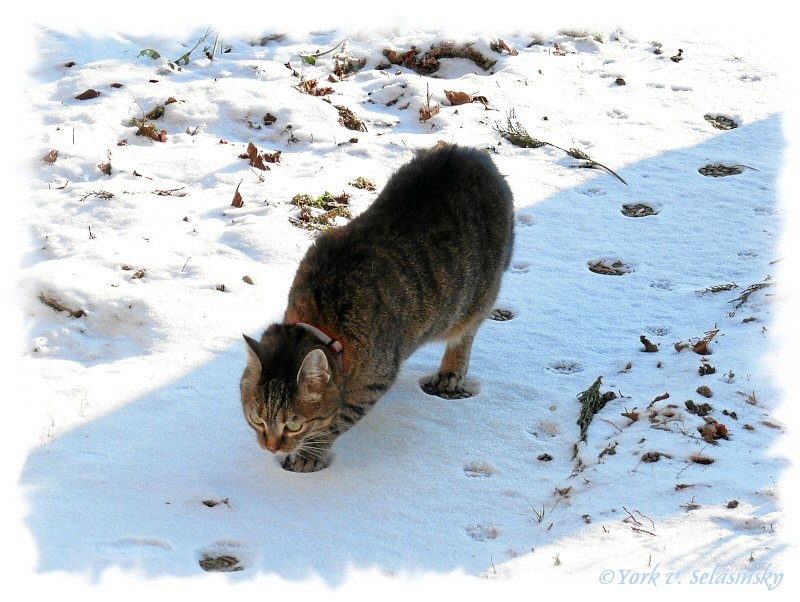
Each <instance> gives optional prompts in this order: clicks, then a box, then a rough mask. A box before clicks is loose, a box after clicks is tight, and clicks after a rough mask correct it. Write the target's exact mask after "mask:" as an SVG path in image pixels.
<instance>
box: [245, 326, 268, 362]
mask: <svg viewBox="0 0 800 602" xmlns="http://www.w3.org/2000/svg"><path fill="white" fill-rule="evenodd" d="M242 336H243V337H244V340H245V342H246V343H247V346H248V348H249V349H250V359H251V360H258V365H259V367H263V366H264V359H265V358H266V350H265V349H264V346H263V345H262V344H261V343H259V342H258V341H256V340H255V339H251V338H250V337H249V336H247V335H246V334H245V335H242Z"/></svg>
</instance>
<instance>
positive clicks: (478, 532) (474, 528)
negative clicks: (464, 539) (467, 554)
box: [464, 525, 500, 541]
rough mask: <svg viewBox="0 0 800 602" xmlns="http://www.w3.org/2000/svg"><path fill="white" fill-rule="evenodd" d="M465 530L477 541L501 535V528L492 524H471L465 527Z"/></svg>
mask: <svg viewBox="0 0 800 602" xmlns="http://www.w3.org/2000/svg"><path fill="white" fill-rule="evenodd" d="M464 531H465V532H466V534H467V535H469V536H470V538H472V539H474V540H475V541H489V540H491V539H497V538H498V536H499V535H500V529H498V528H497V527H493V526H491V525H488V526H487V525H470V526H469V527H465V528H464Z"/></svg>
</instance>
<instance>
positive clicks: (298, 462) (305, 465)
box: [281, 452, 330, 472]
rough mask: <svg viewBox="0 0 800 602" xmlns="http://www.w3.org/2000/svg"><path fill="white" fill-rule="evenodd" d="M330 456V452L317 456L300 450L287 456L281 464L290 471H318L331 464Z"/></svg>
mask: <svg viewBox="0 0 800 602" xmlns="http://www.w3.org/2000/svg"><path fill="white" fill-rule="evenodd" d="M328 456H329V454H328V453H326V454H325V456H324V457H317V456H311V455H308V454H304V453H303V452H299V453H296V454H290V455H288V456H286V458H285V459H284V460H283V464H281V466H283V469H284V470H288V471H289V472H317V471H318V470H322V469H323V468H327V466H328V464H330V461H329V458H328Z"/></svg>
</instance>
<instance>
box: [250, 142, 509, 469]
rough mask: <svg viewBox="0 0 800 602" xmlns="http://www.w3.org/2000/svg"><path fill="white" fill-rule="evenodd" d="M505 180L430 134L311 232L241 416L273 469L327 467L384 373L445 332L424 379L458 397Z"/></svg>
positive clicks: (501, 213)
mask: <svg viewBox="0 0 800 602" xmlns="http://www.w3.org/2000/svg"><path fill="white" fill-rule="evenodd" d="M513 212H514V210H513V199H512V195H511V190H510V189H509V187H508V185H507V184H506V182H505V180H504V178H503V177H502V176H501V175H500V173H499V172H498V171H497V168H496V167H495V165H494V163H493V162H492V160H491V159H490V158H489V156H488V155H487V154H486V153H485V152H482V151H479V150H475V149H470V148H465V147H459V146H454V145H439V146H436V147H434V148H432V149H429V150H425V151H421V152H419V153H418V154H417V155H416V156H415V157H414V159H412V160H411V161H410V162H409V163H407V164H405V165H404V166H402V167H401V168H400V169H399V170H398V171H397V172H396V173H395V174H394V175H393V176H392V177H391V178H390V179H389V181H388V182H387V184H386V187H385V188H384V190H383V191H382V192H381V193H380V195H379V196H378V197H377V199H376V200H375V201H374V202H373V203H372V205H371V206H370V207H369V208H368V209H366V210H365V211H364V212H363V213H361V215H359V216H357V217H356V218H355V219H353V220H352V221H351V222H350V223H348V224H347V225H345V226H343V227H340V228H335V229H331V230H327V231H325V232H324V233H322V234H320V235H319V236H318V238H317V239H316V241H315V242H314V244H313V245H312V246H311V247H310V248H309V250H308V252H307V253H306V256H305V257H304V258H303V260H302V261H301V263H300V265H299V267H298V270H297V274H296V275H295V278H294V282H293V284H292V287H291V290H290V292H289V301H288V306H287V308H286V312H285V314H284V317H283V322H282V323H280V324H272V325H271V326H269V327H268V328H267V330H266V331H265V332H264V333H263V335H262V336H261V340H260V341H256V340H254V339H252V338H250V337H248V336H247V335H245V340H246V341H247V345H248V349H249V354H248V363H247V367H246V368H245V370H244V374H243V375H242V378H241V383H240V388H241V399H242V406H243V409H244V415H245V418H246V419H247V422H248V423H249V424H250V426H251V427H252V428H253V429H254V430H255V431H256V435H257V438H258V442H259V444H260V445H261V447H263V448H264V449H266V450H269V451H270V452H273V453H276V452H278V453H280V454H281V455H283V456H284V459H283V463H282V465H283V468H285V469H286V470H290V471H294V472H312V471H316V470H320V469H322V468H325V467H326V466H328V464H329V463H330V461H331V457H330V453H329V450H330V448H331V446H332V445H333V442H334V441H335V439H336V438H337V437H338V436H339V435H341V434H342V433H343V432H345V431H346V430H347V429H349V428H350V427H351V426H353V425H354V424H355V423H356V422H358V420H359V419H360V418H361V417H362V416H364V414H365V413H366V412H367V411H368V410H369V409H370V408H371V407H372V406H373V404H374V403H375V402H376V401H377V400H378V398H380V397H381V395H383V394H384V393H385V392H386V391H387V390H388V389H389V387H390V386H391V385H392V383H393V382H394V380H395V378H396V377H397V374H398V371H399V369H400V365H401V363H402V362H403V361H404V360H405V359H406V358H407V357H408V356H409V355H411V353H413V352H414V351H415V350H416V349H417V348H418V347H420V345H422V344H424V343H426V342H428V341H432V340H444V341H446V342H447V347H446V350H445V352H444V357H443V358H442V362H441V365H440V366H439V371H438V373H436V374H434V375H433V376H431V377H429V378H427V379H426V380H424V381H423V382H422V383H421V386H422V389H423V391H425V392H426V393H429V394H432V395H438V396H440V397H445V398H463V397H469V396H470V395H471V392H470V391H468V390H467V389H466V388H465V385H464V378H465V376H466V374H467V367H468V365H469V356H470V350H471V348H472V341H473V338H474V337H475V333H476V331H477V330H478V327H479V326H480V325H481V322H482V321H483V320H484V319H485V318H486V317H487V316H488V314H489V313H490V311H491V307H492V304H493V303H494V301H495V298H496V297H497V293H498V290H499V288H500V281H501V277H502V274H503V271H504V270H505V269H506V268H507V267H508V263H509V260H510V255H511V248H512V242H513V236H514V232H513V227H514V221H513Z"/></svg>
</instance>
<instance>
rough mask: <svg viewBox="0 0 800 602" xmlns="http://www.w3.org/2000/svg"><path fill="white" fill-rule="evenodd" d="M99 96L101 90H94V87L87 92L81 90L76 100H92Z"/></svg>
mask: <svg viewBox="0 0 800 602" xmlns="http://www.w3.org/2000/svg"><path fill="white" fill-rule="evenodd" d="M98 96H100V92H99V91H97V90H94V89H93V88H89V89H88V90H86V91H85V92H81V93H80V94H78V95H77V96H76V97H75V99H76V100H90V99H92V98H97V97H98Z"/></svg>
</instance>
